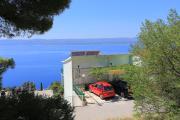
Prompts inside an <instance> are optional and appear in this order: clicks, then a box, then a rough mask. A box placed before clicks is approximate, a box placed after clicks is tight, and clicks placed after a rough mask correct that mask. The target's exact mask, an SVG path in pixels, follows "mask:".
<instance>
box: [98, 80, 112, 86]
mask: <svg viewBox="0 0 180 120" xmlns="http://www.w3.org/2000/svg"><path fill="white" fill-rule="evenodd" d="M96 84H101V85H103V86H111V84H109V83H108V82H106V81H99V82H96Z"/></svg>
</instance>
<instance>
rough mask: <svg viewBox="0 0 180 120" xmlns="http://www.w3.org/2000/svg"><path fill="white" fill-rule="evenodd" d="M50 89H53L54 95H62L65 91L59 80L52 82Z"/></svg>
mask: <svg viewBox="0 0 180 120" xmlns="http://www.w3.org/2000/svg"><path fill="white" fill-rule="evenodd" d="M49 89H50V90H53V93H54V95H61V94H63V93H64V88H63V86H62V85H61V84H60V82H58V81H56V82H53V83H51V85H50V87H49Z"/></svg>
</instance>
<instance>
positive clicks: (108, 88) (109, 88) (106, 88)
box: [104, 86, 113, 91]
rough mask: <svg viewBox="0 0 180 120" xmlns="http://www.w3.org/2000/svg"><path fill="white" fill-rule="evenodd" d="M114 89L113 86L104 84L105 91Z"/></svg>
mask: <svg viewBox="0 0 180 120" xmlns="http://www.w3.org/2000/svg"><path fill="white" fill-rule="evenodd" d="M110 90H113V88H112V86H104V91H110Z"/></svg>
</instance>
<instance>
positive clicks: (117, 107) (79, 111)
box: [75, 99, 134, 120]
mask: <svg viewBox="0 0 180 120" xmlns="http://www.w3.org/2000/svg"><path fill="white" fill-rule="evenodd" d="M102 101H103V100H102ZM133 106H134V103H133V100H129V101H125V100H121V99H119V100H115V101H111V100H110V101H108V100H107V101H104V102H103V103H101V104H100V105H99V104H96V103H95V104H88V105H87V106H85V107H76V108H75V115H76V117H75V120H106V119H108V118H124V117H132V115H133Z"/></svg>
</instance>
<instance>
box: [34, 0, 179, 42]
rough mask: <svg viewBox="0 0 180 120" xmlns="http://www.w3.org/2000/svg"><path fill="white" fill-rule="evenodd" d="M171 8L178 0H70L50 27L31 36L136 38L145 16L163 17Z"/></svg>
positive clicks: (146, 17) (153, 19)
mask: <svg viewBox="0 0 180 120" xmlns="http://www.w3.org/2000/svg"><path fill="white" fill-rule="evenodd" d="M171 8H173V9H176V10H177V12H178V13H179V12H180V0H72V2H71V4H70V8H69V9H66V10H65V11H64V12H63V13H62V14H61V15H59V16H56V17H55V18H54V24H53V27H52V29H51V30H49V31H48V32H46V33H45V34H43V35H34V36H33V37H32V38H31V39H40V38H41V39H66V38H119V37H121V38H122V37H126V38H132V37H137V35H138V33H139V32H140V27H141V25H142V23H143V21H144V20H145V19H149V20H152V21H155V20H157V19H159V18H162V19H166V17H167V15H168V12H169V10H170V9H171Z"/></svg>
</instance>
